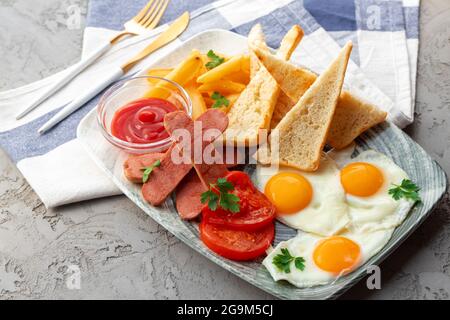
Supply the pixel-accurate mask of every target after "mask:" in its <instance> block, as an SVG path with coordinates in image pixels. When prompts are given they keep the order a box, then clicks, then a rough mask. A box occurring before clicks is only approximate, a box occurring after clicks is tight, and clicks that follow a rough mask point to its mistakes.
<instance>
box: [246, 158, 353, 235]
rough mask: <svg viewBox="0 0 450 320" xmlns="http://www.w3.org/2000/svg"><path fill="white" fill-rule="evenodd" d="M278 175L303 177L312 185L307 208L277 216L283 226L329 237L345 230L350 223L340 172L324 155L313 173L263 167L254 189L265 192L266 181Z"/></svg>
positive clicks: (260, 167) (259, 168) (257, 175)
mask: <svg viewBox="0 0 450 320" xmlns="http://www.w3.org/2000/svg"><path fill="white" fill-rule="evenodd" d="M280 172H294V173H298V174H301V175H303V176H304V177H305V178H306V179H307V180H308V181H309V183H310V184H311V186H312V189H313V196H312V199H311V202H310V203H309V204H308V206H307V207H305V208H304V209H302V210H300V211H298V212H297V213H292V214H277V219H278V220H279V221H281V222H282V223H284V224H286V225H288V226H290V227H292V228H294V229H297V230H303V231H305V232H312V233H315V234H318V235H323V236H329V235H333V234H336V233H337V232H339V231H340V230H342V229H343V228H345V227H346V226H347V225H348V224H349V222H350V219H349V216H348V206H347V204H346V202H345V192H344V189H343V188H342V186H341V182H340V175H339V170H338V168H337V166H336V164H335V163H334V161H333V160H332V159H331V158H330V157H328V156H326V155H324V156H323V158H322V159H321V162H320V167H319V169H318V170H317V171H315V172H303V171H299V170H296V169H292V168H287V167H279V168H276V167H263V166H259V165H258V167H257V170H256V182H255V184H256V186H257V187H258V189H259V190H261V191H262V192H264V188H265V186H266V184H267V182H268V181H269V179H270V178H271V177H272V176H274V175H275V174H277V173H280Z"/></svg>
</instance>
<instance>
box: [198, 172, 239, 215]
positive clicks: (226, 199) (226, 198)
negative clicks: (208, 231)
mask: <svg viewBox="0 0 450 320" xmlns="http://www.w3.org/2000/svg"><path fill="white" fill-rule="evenodd" d="M233 190H234V186H233V184H232V183H231V182H229V181H228V180H227V179H226V178H218V179H217V183H210V184H209V190H208V191H205V192H203V193H202V195H201V198H200V201H201V202H202V203H208V207H209V209H211V210H212V211H216V210H217V208H218V207H219V206H220V207H222V209H224V210H228V211H230V212H233V213H236V212H239V211H240V209H241V208H240V206H239V200H240V199H239V197H238V196H237V195H235V194H233V193H230V191H233ZM217 193H218V194H217Z"/></svg>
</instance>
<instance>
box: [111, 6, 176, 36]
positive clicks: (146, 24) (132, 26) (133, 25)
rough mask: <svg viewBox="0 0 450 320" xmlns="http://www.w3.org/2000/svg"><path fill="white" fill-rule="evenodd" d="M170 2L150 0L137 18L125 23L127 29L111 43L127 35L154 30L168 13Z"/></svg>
mask: <svg viewBox="0 0 450 320" xmlns="http://www.w3.org/2000/svg"><path fill="white" fill-rule="evenodd" d="M169 1H170V0H150V1H149V2H148V3H147V4H146V5H145V7H144V8H142V10H141V11H139V13H138V14H137V15H136V16H134V17H133V18H132V19H130V20H129V21H127V22H125V24H124V28H125V29H124V30H123V31H121V32H120V33H119V34H118V35H116V36H115V37H114V38H112V39H111V40H110V43H112V44H113V43H116V42H117V41H118V40H119V39H120V38H122V37H123V36H125V35H137V34H141V33H142V32H145V30H151V29H154V28H155V27H156V26H157V25H158V23H159V21H160V20H161V17H162V15H163V14H164V12H165V11H166V8H167V5H168V4H169Z"/></svg>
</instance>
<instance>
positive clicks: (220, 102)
mask: <svg viewBox="0 0 450 320" xmlns="http://www.w3.org/2000/svg"><path fill="white" fill-rule="evenodd" d="M211 99H213V100H214V103H213V105H212V106H211V108H220V107H221V106H225V107H228V106H229V105H230V101H229V100H228V99H227V98H225V97H224V96H223V95H221V94H220V93H219V92H217V91H215V92H214V93H213V94H212V95H211Z"/></svg>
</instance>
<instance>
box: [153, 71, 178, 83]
mask: <svg viewBox="0 0 450 320" xmlns="http://www.w3.org/2000/svg"><path fill="white" fill-rule="evenodd" d="M172 70H173V69H150V70H149V71H148V72H147V75H148V76H151V77H161V78H165V77H166V76H167V75H168V74H169V73H170V72H171V71H172ZM147 80H148V81H149V82H150V83H153V84H156V83H157V82H158V80H157V79H152V78H148V79H147Z"/></svg>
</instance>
